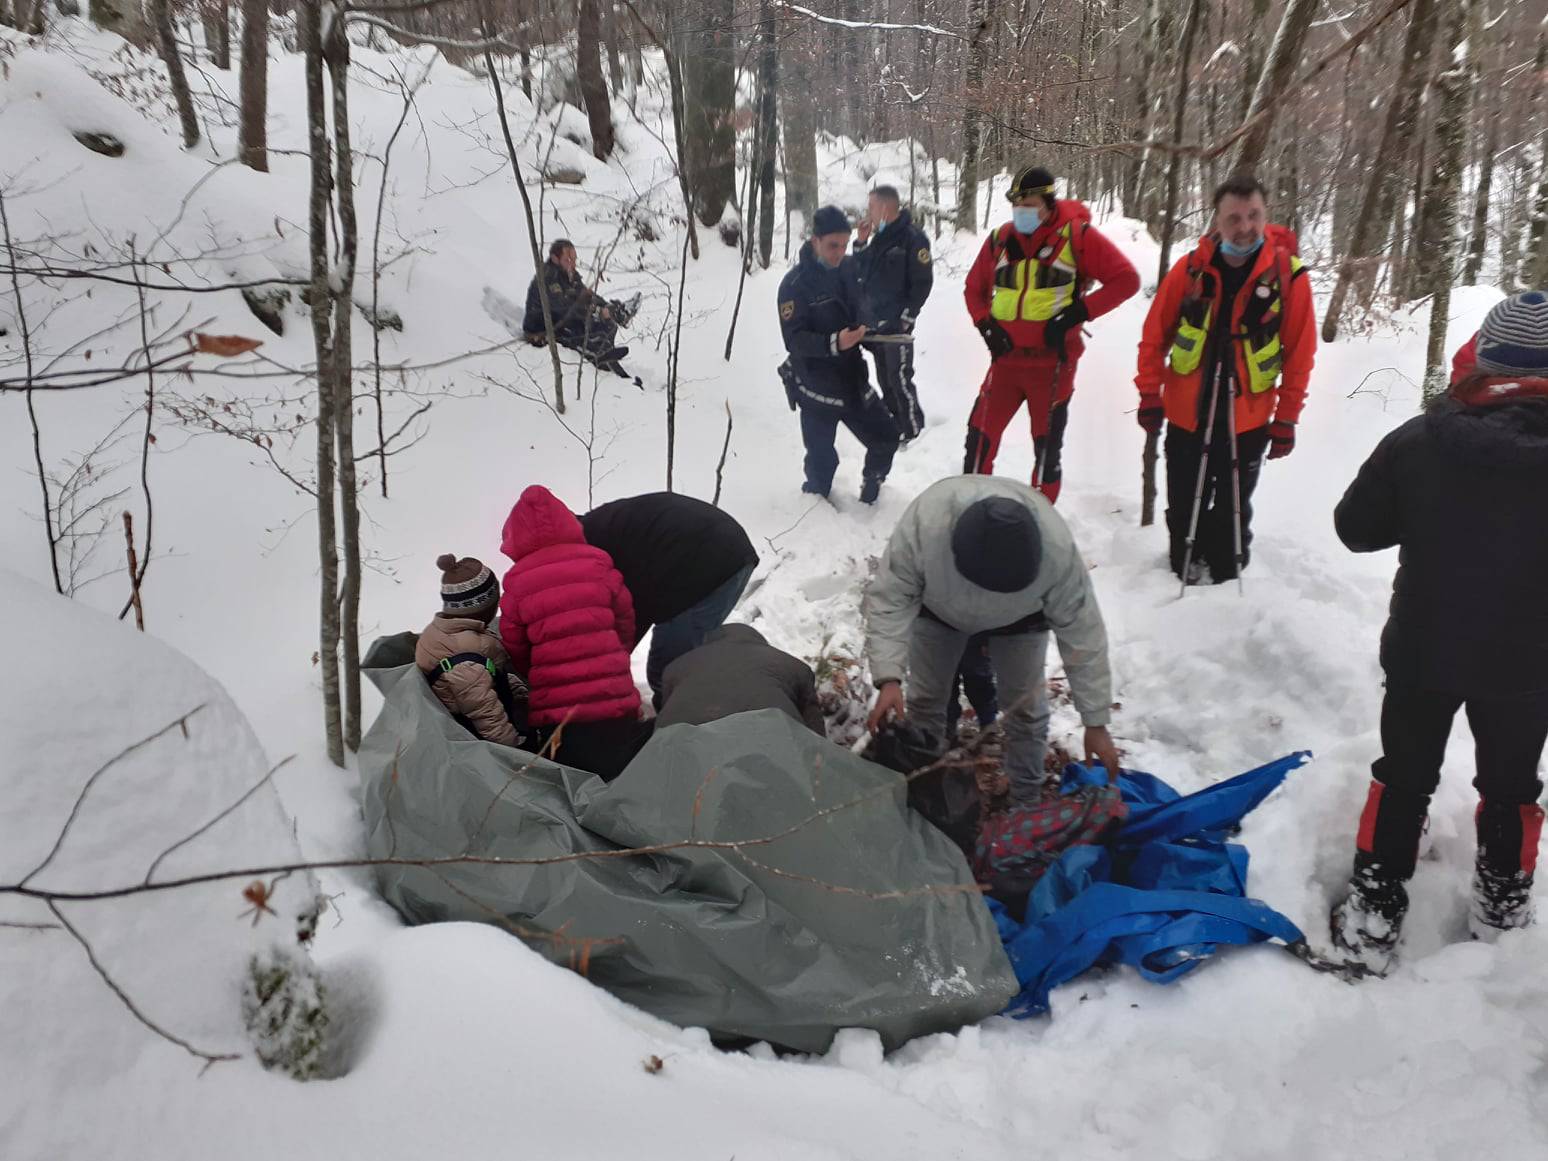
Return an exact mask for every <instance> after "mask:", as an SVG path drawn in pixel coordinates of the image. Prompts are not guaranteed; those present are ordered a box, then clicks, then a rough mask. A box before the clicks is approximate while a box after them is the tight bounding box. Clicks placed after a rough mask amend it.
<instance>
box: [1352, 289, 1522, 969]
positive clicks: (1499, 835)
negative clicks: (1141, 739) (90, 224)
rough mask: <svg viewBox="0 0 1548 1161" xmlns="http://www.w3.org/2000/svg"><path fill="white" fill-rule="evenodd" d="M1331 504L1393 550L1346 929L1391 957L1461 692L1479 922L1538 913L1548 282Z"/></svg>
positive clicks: (1511, 311) (1492, 327) (1361, 945)
mask: <svg viewBox="0 0 1548 1161" xmlns="http://www.w3.org/2000/svg"><path fill="white" fill-rule="evenodd" d="M1335 522H1336V526H1337V530H1338V535H1339V538H1340V539H1341V540H1343V542H1344V543H1345V544H1346V545H1347V546H1348V547H1349V548H1351V549H1353V550H1354V551H1356V552H1377V551H1380V550H1382V549H1386V548H1392V547H1397V548H1398V549H1399V553H1400V555H1399V558H1398V560H1399V564H1398V571H1397V578H1396V580H1395V581H1394V582H1393V587H1392V607H1391V615H1390V617H1389V618H1388V621H1387V626H1386V629H1385V631H1384V632H1383V633H1382V641H1381V664H1382V668H1383V670H1384V671H1385V672H1386V677H1387V682H1386V685H1387V689H1386V696H1385V699H1384V701H1383V703H1382V711H1381V740H1382V756H1381V758H1379V759H1378V760H1377V761H1376V763H1375V765H1374V766H1373V767H1372V774H1373V775H1374V779H1373V781H1372V783H1371V787H1370V792H1369V795H1368V797H1367V800H1366V804H1365V809H1364V812H1363V814H1362V815H1361V818H1360V825H1359V831H1358V836H1357V839H1356V854H1355V863H1354V873H1353V876H1352V878H1351V882H1350V888H1349V893H1348V896H1347V897H1346V898H1345V899H1344V900H1343V901H1342V902H1341V903H1339V905H1338V906H1337V907H1335V908H1334V911H1333V915H1332V927H1333V936H1334V941H1335V943H1336V944H1338V945H1339V946H1341V947H1342V948H1343V949H1344V950H1345V951H1346V952H1348V953H1350V954H1351V955H1352V956H1353V957H1354V958H1356V959H1358V960H1359V961H1360V962H1362V963H1364V964H1365V965H1366V966H1368V967H1371V968H1373V969H1374V970H1377V971H1379V972H1384V971H1385V970H1386V969H1387V968H1388V967H1389V966H1390V964H1391V962H1392V959H1393V956H1394V953H1395V950H1396V944H1397V940H1398V936H1399V933H1400V930H1401V925H1402V921H1403V917H1404V914H1405V912H1406V910H1407V905H1408V895H1407V888H1406V883H1407V880H1408V879H1409V878H1410V877H1411V876H1412V875H1413V873H1414V864H1415V860H1416V858H1417V853H1418V846H1419V836H1420V833H1421V832H1422V831H1423V829H1424V825H1425V819H1426V814H1427V811H1428V808H1429V803H1430V795H1431V794H1432V793H1434V791H1435V788H1436V786H1437V785H1438V784H1439V782H1440V767H1441V762H1442V760H1443V759H1444V757H1445V753H1446V740H1447V737H1448V735H1449V734H1450V732H1451V723H1452V719H1453V717H1454V716H1455V714H1456V712H1457V710H1459V709H1463V708H1465V709H1466V710H1467V716H1468V722H1469V724H1470V725H1471V726H1472V732H1473V737H1474V739H1475V742H1476V747H1477V749H1476V772H1477V777H1476V778H1475V779H1474V782H1473V784H1474V786H1476V787H1477V788H1478V792H1479V795H1480V802H1479V807H1478V812H1477V818H1476V823H1477V838H1478V851H1477V865H1476V870H1475V874H1474V879H1473V900H1472V910H1471V920H1472V928H1473V931H1474V934H1475V935H1476V936H1478V937H1479V938H1491V937H1492V936H1493V935H1494V934H1497V933H1498V932H1499V931H1500V930H1501V929H1506V928H1513V927H1520V926H1524V925H1525V924H1527V923H1528V922H1530V920H1531V914H1532V912H1531V890H1532V876H1533V871H1534V868H1535V866H1536V860H1537V843H1538V836H1539V834H1540V832H1541V830H1542V825H1543V810H1542V808H1541V807H1540V806H1539V805H1538V803H1537V800H1538V797H1539V796H1540V795H1541V794H1542V789H1543V785H1542V783H1541V782H1540V781H1539V780H1538V776H1537V768H1538V763H1539V761H1540V759H1541V757H1542V753H1543V746H1544V741H1545V739H1548V294H1544V293H1542V292H1540V291H1533V292H1529V293H1527V294H1522V295H1518V296H1517V297H1515V298H1513V299H1508V300H1506V301H1505V302H1503V303H1501V304H1500V305H1499V306H1497V307H1495V309H1494V310H1493V311H1492V312H1490V314H1489V317H1488V319H1487V320H1486V321H1485V322H1484V325H1483V328H1482V330H1481V331H1480V332H1479V337H1478V363H1477V369H1476V371H1475V372H1474V373H1473V374H1471V375H1469V376H1467V377H1466V378H1465V379H1463V380H1462V381H1460V382H1458V383H1457V384H1455V385H1454V386H1453V387H1452V389H1451V393H1450V395H1449V397H1447V398H1446V399H1444V400H1443V401H1442V402H1441V403H1440V405H1439V406H1437V407H1435V408H1433V409H1432V410H1431V411H1430V412H1429V413H1428V414H1425V415H1421V416H1419V417H1417V418H1415V419H1411V420H1409V421H1408V422H1407V423H1405V424H1403V426H1402V427H1399V428H1398V429H1397V430H1396V431H1394V432H1392V433H1391V434H1390V435H1388V436H1387V437H1386V438H1385V439H1384V440H1382V441H1381V443H1380V444H1379V445H1378V446H1377V448H1376V450H1375V451H1374V452H1373V453H1371V456H1370V458H1369V459H1368V460H1366V462H1365V464H1364V465H1363V466H1362V467H1361V469H1360V473H1359V475H1358V476H1357V477H1356V479H1355V481H1354V483H1353V484H1351V485H1350V487H1349V490H1348V492H1346V493H1345V495H1344V498H1343V500H1342V501H1341V502H1340V503H1339V505H1338V509H1337V511H1336V513H1335Z"/></svg>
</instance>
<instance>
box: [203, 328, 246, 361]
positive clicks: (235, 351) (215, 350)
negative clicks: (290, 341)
mask: <svg viewBox="0 0 1548 1161" xmlns="http://www.w3.org/2000/svg"><path fill="white" fill-rule="evenodd" d="M193 345H194V350H196V351H198V352H199V353H200V354H203V355H219V356H221V357H222V358H225V359H233V358H235V357H236V356H238V355H245V354H247V352H248V351H256V350H257V349H258V348H259V347H261V346H263V344H262V343H261V342H259V341H258V340H257V339H249V338H244V337H243V336H241V335H206V334H200V333H198V332H195V333H194V336H193Z"/></svg>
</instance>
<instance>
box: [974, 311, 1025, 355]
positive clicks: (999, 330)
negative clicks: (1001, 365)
mask: <svg viewBox="0 0 1548 1161" xmlns="http://www.w3.org/2000/svg"><path fill="white" fill-rule="evenodd" d="M976 325H977V327H978V333H979V334H981V335H983V336H984V346H986V347H988V348H989V358H991V359H998V358H999V357H1000V356H1001V355H1008V354H1010V353H1011V352H1012V351H1014V350H1015V349H1016V343H1015V341H1014V340H1012V338H1011V337H1010V332H1009V331H1007V330H1006V329H1005V328H1004V327H1002V326H1001V325H1000V323H999V321H998V320H997V319H992V318H986V319H984V320H983V321H982V322H980V323H977V324H976Z"/></svg>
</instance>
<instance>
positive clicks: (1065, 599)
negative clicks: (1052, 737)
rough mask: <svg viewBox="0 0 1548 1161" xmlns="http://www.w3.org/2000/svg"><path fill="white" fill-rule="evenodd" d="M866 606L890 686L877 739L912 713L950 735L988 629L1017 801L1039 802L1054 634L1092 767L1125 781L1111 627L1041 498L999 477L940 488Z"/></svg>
mask: <svg viewBox="0 0 1548 1161" xmlns="http://www.w3.org/2000/svg"><path fill="white" fill-rule="evenodd" d="M864 607H865V629H866V638H865V654H866V659H867V661H868V662H869V663H870V667H871V677H872V680H874V681H875V682H876V685H877V687H878V689H879V696H878V698H877V700H876V705H875V707H874V708H873V709H872V711H871V716H870V719H869V721H868V723H867V725H868V727H869V729H870V730H871V732H872V733H875V732H876V731H877V730H878V729H879V728H880V727H881V726H882V724H883V723H885V722H886V721H888V720H889V719H890V718H891V717H892V716H893V715H895V714H901V713H903V712H904V710H905V706H906V711H907V716H908V717H909V718H910V719H912V720H913V721H914V722H915V723H916V724H918V725H920V726H922V727H924V728H926V729H928V730H929V731H930V732H931V733H932V734H933V735H934V736H935V737H936V738H941V739H944V738H945V736H946V700H947V696H948V694H949V692H950V690H951V684H952V678H953V676H954V675H955V674H956V672H957V667H958V664H959V663H960V662H961V660H962V652H963V649H964V647H965V646H966V644H967V642H968V639H969V638H970V637H971V636H972V635H973V634H975V633H984V634H987V635H988V639H989V656H990V659H991V660H992V661H993V663H994V672H995V676H996V678H997V679H998V682H999V694H1000V706H1001V708H1000V716H1001V718H1002V719H1003V720H1004V721H1005V768H1006V773H1007V775H1008V776H1009V778H1010V788H1011V797H1012V799H1013V801H1014V802H1015V803H1016V804H1017V805H1030V804H1033V803H1035V802H1036V801H1037V800H1038V799H1039V797H1040V796H1041V792H1042V789H1043V784H1044V777H1045V776H1044V770H1043V758H1044V754H1045V752H1046V750H1047V745H1048V719H1049V707H1048V689H1047V679H1046V677H1045V675H1044V663H1045V659H1046V657H1047V654H1048V633H1049V630H1050V629H1052V631H1053V634H1054V636H1055V637H1057V638H1058V641H1059V652H1060V653H1061V654H1062V655H1063V656H1064V667H1065V671H1066V672H1067V673H1068V675H1069V682H1070V692H1071V694H1072V695H1073V697H1074V701H1075V708H1076V709H1077V710H1078V711H1079V712H1080V716H1081V721H1082V722H1084V723H1085V726H1086V735H1085V755H1086V757H1087V760H1088V761H1090V760H1093V759H1094V760H1096V761H1098V762H1100V763H1101V764H1102V765H1103V766H1104V767H1106V769H1107V773H1108V777H1109V779H1112V778H1116V777H1117V773H1118V750H1117V748H1116V747H1115V746H1114V745H1113V739H1112V736H1111V735H1110V734H1109V733H1108V731H1107V723H1108V721H1109V720H1110V719H1111V717H1112V713H1111V710H1112V700H1113V697H1112V673H1111V670H1110V669H1109V667H1108V660H1107V630H1106V628H1105V626H1104V625H1103V623H1102V612H1101V610H1100V609H1099V608H1098V607H1097V601H1096V593H1095V592H1094V591H1093V589H1092V587H1091V577H1090V575H1089V573H1088V572H1087V570H1086V564H1085V561H1083V560H1082V559H1081V556H1080V551H1079V550H1078V549H1077V548H1076V546H1075V540H1074V538H1073V537H1072V536H1071V535H1070V530H1069V528H1068V526H1066V524H1065V523H1064V520H1063V519H1062V518H1061V517H1060V516H1059V514H1058V513H1057V512H1055V511H1054V509H1053V505H1052V504H1050V503H1049V502H1048V500H1047V498H1046V497H1045V496H1044V495H1043V494H1042V493H1041V492H1039V491H1037V490H1035V489H1033V488H1031V487H1030V486H1028V485H1026V484H1023V483H1020V482H1018V481H1016V480H1010V479H1006V478H1004V477H1002V476H977V475H974V476H953V477H950V478H948V479H945V480H941V481H940V482H939V483H936V484H932V485H931V486H930V487H928V488H926V489H925V490H924V491H923V492H921V493H920V494H919V496H918V497H917V498H916V499H915V500H914V502H913V503H912V504H910V505H909V506H908V509H907V510H906V511H905V512H904V513H903V516H902V519H900V520H899V521H898V525H897V527H896V528H895V529H894V530H893V532H892V536H891V538H890V539H889V540H888V542H887V550H886V552H885V553H884V554H883V555H882V560H881V565H880V567H879V568H878V570H877V573H876V578H875V580H873V581H872V582H871V586H870V589H869V591H868V592H867V593H866V595H865V606H864ZM905 678H907V681H908V689H907V696H906V698H905V693H904V688H903V682H904V679H905Z"/></svg>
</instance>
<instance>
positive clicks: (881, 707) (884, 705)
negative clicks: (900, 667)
mask: <svg viewBox="0 0 1548 1161" xmlns="http://www.w3.org/2000/svg"><path fill="white" fill-rule="evenodd" d="M903 716H904V710H903V684H902V683H901V682H897V681H884V682H882V685H881V689H880V690H879V691H878V693H877V695H876V704H875V705H874V706H872V707H871V716H870V717H868V718H866V719H865V728H866V729H868V730H869V731H871V733H873V734H874V733H875V732H876V731H877V730H879V729H881V727H882V726H884V725H886V724H887V723H888V722H889V721H891V720H892V719H893V718H895V717H896V718H901V717H903Z"/></svg>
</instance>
